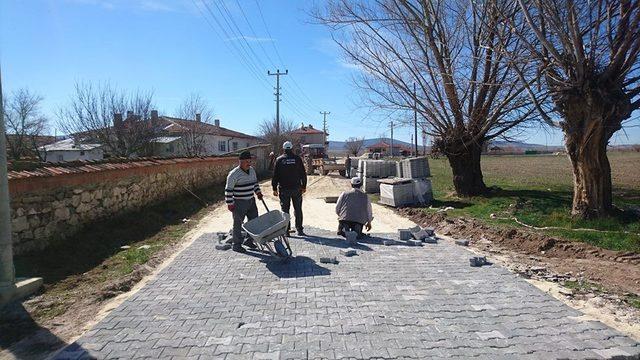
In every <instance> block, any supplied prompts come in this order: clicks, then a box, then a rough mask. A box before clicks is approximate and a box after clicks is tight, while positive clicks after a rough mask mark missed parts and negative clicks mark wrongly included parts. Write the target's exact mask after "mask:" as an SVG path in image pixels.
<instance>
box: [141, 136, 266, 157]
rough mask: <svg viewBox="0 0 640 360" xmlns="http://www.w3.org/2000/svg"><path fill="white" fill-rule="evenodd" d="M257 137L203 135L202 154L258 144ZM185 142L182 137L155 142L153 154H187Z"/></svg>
mask: <svg viewBox="0 0 640 360" xmlns="http://www.w3.org/2000/svg"><path fill="white" fill-rule="evenodd" d="M259 143H260V141H259V140H258V139H247V138H233V137H228V136H217V135H204V154H203V155H221V154H226V153H228V152H232V151H237V150H239V149H244V148H247V147H250V146H254V145H258V144H259ZM186 146H187V145H186V143H185V142H184V140H183V139H180V140H177V141H174V142H172V143H168V144H155V145H154V148H153V154H154V156H165V157H174V156H187V151H186V150H185V149H186Z"/></svg>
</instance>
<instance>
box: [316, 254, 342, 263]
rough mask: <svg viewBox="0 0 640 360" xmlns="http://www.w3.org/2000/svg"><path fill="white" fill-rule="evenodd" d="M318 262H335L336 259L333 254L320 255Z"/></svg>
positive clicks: (336, 261)
mask: <svg viewBox="0 0 640 360" xmlns="http://www.w3.org/2000/svg"><path fill="white" fill-rule="evenodd" d="M320 262H321V263H323V264H337V263H338V259H336V257H335V256H321V257H320Z"/></svg>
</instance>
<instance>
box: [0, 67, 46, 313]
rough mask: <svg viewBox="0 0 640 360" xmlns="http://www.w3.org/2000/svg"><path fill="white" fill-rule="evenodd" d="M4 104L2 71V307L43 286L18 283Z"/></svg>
mask: <svg viewBox="0 0 640 360" xmlns="http://www.w3.org/2000/svg"><path fill="white" fill-rule="evenodd" d="M5 133H6V128H5V125H4V106H3V102H2V72H1V71H0V306H2V305H4V304H6V303H8V302H10V301H13V300H15V299H19V298H22V297H25V296H27V295H29V294H31V293H34V292H35V291H37V290H38V289H39V288H40V287H41V286H42V278H30V279H20V281H18V282H17V283H16V273H15V269H14V267H13V243H12V242H11V213H10V212H9V211H10V209H11V208H10V204H9V177H8V174H7V138H6V136H5Z"/></svg>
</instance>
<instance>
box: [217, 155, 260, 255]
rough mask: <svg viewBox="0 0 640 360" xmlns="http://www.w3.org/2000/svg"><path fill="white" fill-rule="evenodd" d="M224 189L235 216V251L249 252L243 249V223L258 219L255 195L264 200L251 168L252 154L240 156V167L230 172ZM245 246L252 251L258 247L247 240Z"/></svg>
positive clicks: (228, 204) (230, 208)
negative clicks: (246, 219)
mask: <svg viewBox="0 0 640 360" xmlns="http://www.w3.org/2000/svg"><path fill="white" fill-rule="evenodd" d="M224 189H225V190H224V197H225V201H226V202H227V208H228V209H229V211H231V213H232V214H233V251H237V252H240V253H245V252H247V250H246V249H245V248H243V247H242V223H243V222H244V218H245V217H246V218H248V219H249V220H251V219H255V218H256V217H258V208H257V207H256V199H255V198H254V197H253V194H254V193H255V195H256V196H257V197H258V199H259V200H262V192H260V185H258V177H257V176H256V171H255V169H254V168H253V167H252V166H251V153H250V152H248V151H243V152H242V153H241V154H240V165H238V166H236V167H235V168H233V170H231V171H230V172H229V175H227V184H226V186H225V188H224ZM244 245H245V246H247V247H250V248H252V249H255V248H256V247H257V246H256V244H254V243H253V240H251V239H247V241H245V243H244Z"/></svg>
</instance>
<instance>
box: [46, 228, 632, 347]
mask: <svg viewBox="0 0 640 360" xmlns="http://www.w3.org/2000/svg"><path fill="white" fill-rule="evenodd" d="M307 232H308V233H309V234H310V235H313V236H310V237H309V238H306V239H300V238H292V240H291V242H292V247H293V248H294V251H295V255H296V258H295V260H293V261H291V262H290V263H288V264H282V263H279V262H277V261H275V260H273V259H271V258H269V257H268V256H265V255H263V254H259V253H253V254H251V255H250V254H247V255H240V254H236V253H233V252H231V251H227V252H225V251H216V250H215V249H214V240H213V237H214V236H213V234H212V235H210V236H209V235H207V236H202V237H200V238H199V239H197V240H196V241H195V242H194V243H193V244H191V245H190V246H189V247H188V248H187V249H186V250H184V251H183V252H182V253H181V254H180V255H179V256H178V257H177V258H176V259H175V261H173V262H172V263H171V264H170V265H169V266H168V267H166V268H165V269H163V270H162V271H161V272H160V273H159V274H158V276H157V277H156V278H155V279H153V280H152V281H150V282H149V283H148V284H147V285H146V286H145V287H144V288H142V289H141V290H140V291H139V292H137V293H135V294H134V295H133V296H131V297H130V298H129V299H128V300H127V301H125V302H124V303H123V304H122V305H121V306H119V307H118V308H117V309H115V310H114V311H113V312H111V313H110V314H109V315H108V316H107V317H106V318H105V319H104V320H103V321H102V322H100V323H99V324H98V325H96V326H95V327H94V328H93V329H92V330H90V331H89V332H87V333H86V334H85V335H84V336H83V337H82V338H80V339H79V340H78V341H77V342H75V343H73V344H71V345H70V346H69V347H67V348H66V350H64V351H63V352H61V353H59V354H58V356H57V359H76V358H92V357H95V358H126V359H130V358H144V357H146V358H154V359H155V358H201V359H213V358H216V359H217V358H226V359H236V358H239V359H251V358H254V359H289V358H291V359H316V358H317V359H334V358H417V359H424V358H443V357H459V358H471V357H473V358H475V359H483V358H486V359H500V358H504V359H514V358H532V359H553V358H610V357H613V356H633V355H638V354H639V353H640V344H639V343H637V342H636V341H634V340H632V339H630V338H628V337H625V336H623V335H622V334H620V333H619V332H617V331H615V330H612V329H610V328H608V327H607V326H605V325H603V324H601V323H599V322H596V321H587V320H584V318H583V317H581V313H580V312H579V311H576V310H573V309H571V308H569V307H567V306H565V305H564V304H562V303H561V302H559V301H557V300H555V299H553V298H552V297H550V296H548V295H546V294H545V293H543V292H541V291H540V290H538V289H537V288H535V287H534V286H532V285H530V284H529V283H527V282H526V281H524V280H522V279H520V278H518V277H517V276H516V275H514V274H512V273H510V272H508V271H507V270H505V269H503V268H501V267H498V266H485V267H481V268H472V267H470V266H469V260H468V259H469V257H470V256H471V253H469V252H468V251H467V250H465V249H464V248H461V247H458V246H456V245H454V244H452V243H450V242H446V241H440V242H439V243H438V244H425V246H424V247H407V246H384V245H382V238H395V237H396V236H395V235H380V234H379V235H377V236H376V237H374V238H371V239H369V240H367V242H366V243H363V244H361V245H360V246H358V247H357V249H358V255H357V256H354V257H350V258H347V257H343V256H340V255H339V250H340V248H344V247H345V245H344V242H343V241H342V240H338V239H336V238H335V236H334V234H333V233H331V232H328V231H324V230H317V229H308V231H307ZM324 255H330V256H337V257H338V259H339V260H340V263H339V264H321V263H320V262H319V261H318V259H319V257H320V256H324Z"/></svg>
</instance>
